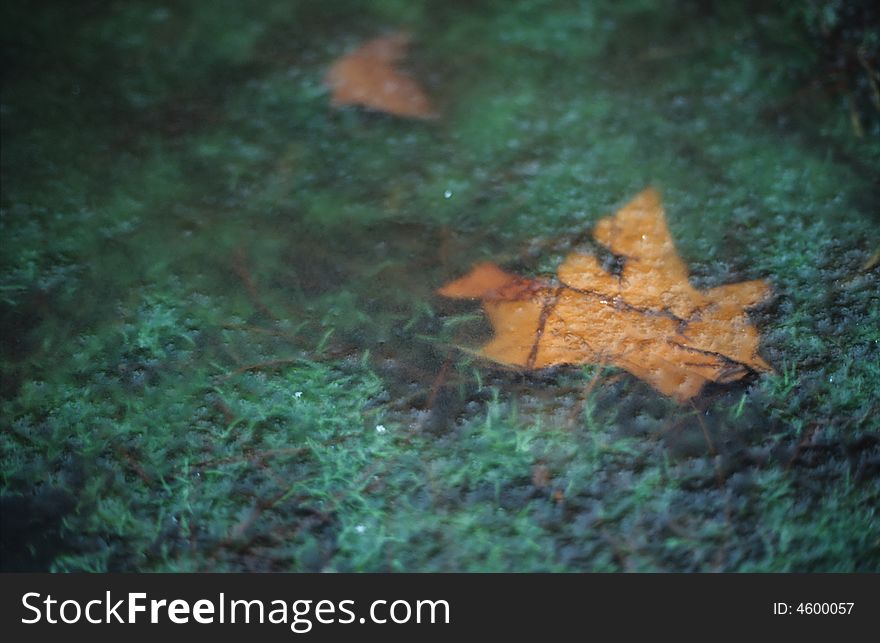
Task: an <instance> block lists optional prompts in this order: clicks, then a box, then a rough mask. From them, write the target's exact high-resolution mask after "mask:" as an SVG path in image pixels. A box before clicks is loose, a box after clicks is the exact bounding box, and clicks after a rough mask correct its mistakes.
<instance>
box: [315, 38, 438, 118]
mask: <svg viewBox="0 0 880 643" xmlns="http://www.w3.org/2000/svg"><path fill="white" fill-rule="evenodd" d="M409 41H410V38H409V36H408V35H407V34H403V33H397V34H392V35H390V36H383V37H381V38H375V39H373V40H370V41H368V42H367V43H365V44H364V45H362V46H361V47H360V48H359V49H357V50H355V51H353V52H352V53H350V54H347V55H345V56H343V57H342V58H340V59H339V60H337V61H336V62H335V63H334V64H333V66H332V67H331V68H330V71H329V72H328V73H327V79H326V83H327V85H328V86H329V87H330V88H331V89H332V90H333V98H332V104H333V105H363V106H364V107H369V108H370V109H375V110H377V111H380V112H386V113H388V114H394V115H395V116H404V117H408V118H434V117H435V116H436V114H435V113H434V108H433V107H432V105H431V101H430V100H429V99H428V96H427V95H426V94H425V92H424V91H423V90H422V88H421V87H420V86H419V84H418V83H417V82H416V81H415V80H413V79H412V78H410V77H409V76H407V75H405V74H403V73H402V72H400V71H398V70H397V69H396V67H395V65H396V64H397V63H398V62H400V61H401V60H402V59H403V58H404V57H405V56H406V49H407V47H408V45H409Z"/></svg>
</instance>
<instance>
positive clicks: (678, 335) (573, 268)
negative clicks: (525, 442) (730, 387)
mask: <svg viewBox="0 0 880 643" xmlns="http://www.w3.org/2000/svg"><path fill="white" fill-rule="evenodd" d="M593 236H594V238H595V239H596V241H598V242H599V243H601V244H602V245H604V246H606V247H607V248H608V249H609V250H610V251H611V252H612V253H614V254H615V255H618V256H622V257H623V258H624V261H625V263H624V266H623V270H622V272H621V274H620V275H615V274H612V273H610V272H608V271H606V270H605V269H604V268H603V267H602V265H601V264H600V262H599V261H598V259H597V258H596V257H595V256H593V255H586V254H578V253H573V254H571V255H569V256H568V257H567V258H566V260H565V261H564V262H563V263H562V265H560V266H559V269H558V271H557V275H558V278H559V282H558V283H557V282H553V281H549V280H543V279H529V278H524V277H519V276H517V275H512V274H509V273H507V272H505V271H503V270H501V269H500V268H499V267H497V266H496V265H494V264H489V263H485V264H480V265H478V266H476V267H474V268H473V270H471V272H470V273H469V274H468V275H466V276H464V277H462V278H461V279H457V280H455V281H453V282H450V283H448V284H446V285H445V286H443V287H442V288H441V289H440V290H439V293H440V294H441V295H444V296H446V297H451V298H455V299H471V298H473V299H481V300H482V301H483V307H484V308H485V310H486V313H487V315H488V317H489V321H490V322H491V324H492V327H493V328H494V329H495V337H494V338H493V339H492V340H491V341H489V343H487V344H486V345H485V346H483V348H482V350H481V351H480V353H481V355H482V356H483V357H486V358H487V359H490V360H493V361H495V362H498V363H501V364H505V365H508V366H512V367H518V368H526V369H538V368H545V367H548V366H554V365H557V364H600V363H607V364H615V365H617V366H619V367H621V368H623V369H625V370H627V371H629V372H630V373H632V374H633V375H635V376H636V377H639V378H641V379H643V380H645V381H646V382H648V383H649V384H651V386H653V387H654V388H656V389H657V390H658V391H660V392H661V393H663V394H665V395H669V396H670V397H673V398H674V399H676V400H677V401H679V402H683V401H686V400H688V399H690V398H692V397H693V396H695V395H697V394H698V393H699V392H700V390H701V389H702V388H703V385H704V384H705V383H706V382H710V381H711V382H720V383H726V382H732V381H734V380H738V379H740V378H742V377H744V376H745V375H746V374H747V373H749V372H750V371H771V370H772V369H771V367H770V366H769V365H768V364H767V363H766V362H765V361H764V360H763V359H761V357H760V356H759V355H758V354H757V349H758V341H759V336H758V331H757V330H756V329H755V327H754V326H752V325H751V324H750V323H749V320H748V317H747V314H746V309H747V308H749V307H751V306H754V305H755V304H757V303H759V302H760V301H762V300H763V299H765V298H766V297H767V296H768V295H769V294H770V288H769V286H768V285H767V283H766V282H764V281H760V280H758V281H746V282H740V283H736V284H729V285H726V286H720V287H718V288H713V289H711V290H706V291H700V290H697V289H695V288H694V287H693V286H691V285H690V283H689V282H688V272H687V267H686V266H685V264H684V262H683V261H682V260H681V258H680V257H679V255H678V252H676V250H675V245H674V244H673V241H672V237H671V236H670V234H669V230H668V228H667V226H666V218H665V215H664V213H663V206H662V205H661V203H660V196H659V194H657V192H656V191H655V190H653V189H647V190H644V191H643V192H641V193H640V194H639V195H638V196H636V197H635V198H634V199H633V200H632V201H631V202H630V203H628V204H627V205H626V206H624V207H623V208H621V209H620V210H619V211H618V212H617V213H616V214H615V215H614V216H611V217H606V218H604V219H602V220H600V221H599V222H598V223H597V224H596V227H595V230H594V232H593Z"/></svg>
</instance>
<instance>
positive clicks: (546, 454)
mask: <svg viewBox="0 0 880 643" xmlns="http://www.w3.org/2000/svg"><path fill="white" fill-rule="evenodd" d="M836 7H837V5H836V4H835V3H804V4H803V5H798V4H796V3H795V4H792V5H791V6H790V7H788V8H785V9H783V8H782V7H777V6H771V5H767V4H765V3H760V2H754V3H734V2H731V3H726V2H709V3H690V2H675V3H652V2H644V1H626V2H607V3H606V2H583V3H576V2H513V3H511V2H506V3H490V2H480V3H473V2H461V3H456V2H442V3H441V2H437V3H419V2H394V1H382V2H372V3H369V4H368V5H366V6H365V4H363V3H348V2H333V3H327V2H289V1H288V2H277V3H276V2H264V3H260V4H259V7H253V6H245V5H244V4H243V3H237V2H221V3H219V4H217V3H212V4H211V6H210V7H209V6H208V5H204V6H203V3H197V2H175V3H169V4H168V5H167V6H162V5H160V4H157V3H140V2H125V3H122V2H120V3H116V2H99V1H94V2H85V3H78V4H77V5H76V7H73V6H70V5H68V4H67V3H45V4H43V5H41V6H40V7H39V8H34V7H32V6H30V5H28V4H26V3H23V2H7V3H5V4H4V8H3V13H4V15H3V20H2V24H3V26H2V30H3V47H4V66H3V95H2V106H0V110H2V111H0V114H2V134H3V148H2V178H3V194H2V210H0V230H2V238H3V245H2V263H0V289H2V290H0V295H2V300H0V320H2V325H3V339H2V353H0V355H2V380H0V395H2V402H0V404H2V406H0V409H2V419H3V430H2V438H0V439H2V467H0V472H2V485H3V487H2V520H3V536H2V538H3V541H2V566H3V569H5V570H20V569H28V570H36V569H51V570H56V571H73V570H87V571H120V570H122V571H147V570H149V571H152V570H166V571H178V570H202V571H207V570H288V571H319V570H328V571H331V570H339V571H348V570H368V571H440V570H442V571H454V570H468V571H484V570H485V571H581V570H589V571H609V570H610V571H630V570H633V571H646V570H666V571H715V570H723V571H746V570H761V571H848V570H858V571H878V570H880V517H878V515H877V509H876V507H877V506H878V500H880V497H878V496H880V485H878V474H880V428H878V421H877V415H878V412H880V385H878V384H877V382H880V345H878V341H880V298H878V281H880V273H878V267H877V263H878V262H877V260H876V252H877V249H878V244H880V234H878V230H880V227H878V222H880V220H878V212H880V210H878V194H880V184H878V181H877V179H878V169H880V142H878V141H880V94H878V97H877V104H876V105H875V97H874V92H875V91H876V88H877V82H878V81H877V80H876V69H877V67H876V63H877V58H876V56H877V41H878V33H880V32H878V27H877V25H878V21H877V20H876V16H875V15H874V14H873V13H871V11H872V10H871V9H870V3H867V4H865V5H864V6H862V5H861V4H860V3H854V4H853V5H852V8H851V9H849V10H848V11H854V12H857V11H861V12H862V13H861V14H853V15H850V14H849V13H846V12H844V10H842V9H839V8H836ZM835 12H836V13H835ZM871 20H874V21H873V22H871ZM841 25H843V27H841ZM865 25H867V26H865ZM844 27H845V29H844ZM398 30H407V31H408V32H410V33H411V34H412V47H411V51H410V55H409V57H408V59H407V61H406V63H405V65H404V66H405V68H406V69H407V70H408V71H409V73H411V74H412V76H413V77H415V78H417V79H419V81H420V82H421V84H422V85H423V87H424V88H425V90H426V92H427V93H428V94H429V95H430V96H431V98H432V100H433V101H434V103H435V105H436V107H437V109H438V111H439V114H440V115H439V118H437V119H435V120H427V121H423V120H408V119H404V118H397V117H394V116H389V115H385V114H380V113H375V112H371V111H368V110H364V109H361V108H357V107H345V108H334V107H331V105H330V97H329V93H328V90H327V88H326V87H325V86H324V84H323V78H324V74H325V73H326V70H327V69H328V67H329V66H330V64H332V62H333V61H334V60H335V59H337V58H338V57H339V56H341V55H343V54H345V53H346V52H348V51H350V50H351V49H352V48H354V47H356V46H357V45H358V44H360V43H362V42H363V41H365V40H367V39H369V38H373V37H376V36H378V35H382V34H385V33H390V32H393V31H398ZM835 34H837V35H835ZM854 43H855V44H854ZM649 185H651V186H655V187H656V188H657V189H658V190H660V192H661V193H662V195H663V199H664V203H665V206H666V212H667V218H668V222H669V228H670V231H671V234H672V236H673V238H674V240H675V244H676V247H677V249H678V251H679V253H680V254H681V256H682V258H683V260H684V261H685V263H686V264H687V266H688V269H689V270H690V275H691V283H692V284H693V285H694V286H696V287H698V288H700V289H708V288H712V287H716V286H720V285H724V284H729V283H733V282H738V281H744V280H750V279H765V280H767V281H768V282H769V283H770V284H771V286H772V290H773V296H772V298H771V299H770V300H769V301H766V302H764V303H763V304H761V305H760V306H759V307H757V308H755V309H754V310H753V311H752V312H751V316H750V319H751V322H752V323H753V324H754V325H755V326H756V327H757V328H758V330H759V332H760V334H761V344H760V354H761V355H762V356H763V358H764V359H765V360H766V361H767V362H768V363H769V364H770V365H771V366H772V367H773V369H774V371H775V372H774V373H762V374H758V373H752V374H751V375H749V376H748V377H746V378H745V379H743V380H740V381H737V382H733V383H728V384H711V385H709V386H707V387H706V388H705V389H704V390H703V392H702V393H701V394H700V395H699V396H698V397H696V398H694V399H693V400H691V401H689V402H688V403H685V404H678V403H676V402H675V401H674V400H671V399H669V398H666V397H664V396H663V395H661V394H659V393H658V392H657V391H655V390H654V389H652V388H651V387H650V386H649V385H648V384H646V383H644V382H641V381H639V380H638V379H636V378H635V377H633V376H632V375H630V374H628V373H627V372H625V371H623V370H620V369H618V368H615V367H613V366H608V365H603V364H599V365H584V366H561V367H554V368H551V369H544V370H539V371H528V372H526V371H522V370H517V369H510V368H503V367H500V366H499V365H497V364H494V363H492V362H488V361H486V360H483V359H481V358H480V357H479V356H478V355H476V354H475V352H476V350H477V349H478V348H479V347H480V345H481V344H482V343H483V342H485V341H486V340H487V339H488V338H489V337H490V336H491V329H490V326H489V325H488V323H487V321H486V319H485V315H484V314H483V312H482V311H481V309H480V306H479V305H478V303H476V302H466V301H452V300H449V299H446V298H443V297H440V296H438V295H437V293H436V290H437V289H438V288H439V287H440V286H442V285H443V284H444V283H446V282H447V281H449V280H450V279H454V278H456V277H459V276H461V275H462V274H464V273H466V272H467V271H468V270H469V269H470V267H471V266H472V265H473V264H475V263H477V262H481V261H492V262H495V263H498V264H500V265H502V266H504V267H505V268H506V269H509V270H511V271H514V272H517V273H519V274H522V275H527V276H552V275H553V274H554V273H555V270H556V268H557V266H558V265H559V264H560V263H561V261H562V260H563V258H564V257H565V256H566V255H567V254H568V253H569V252H570V251H572V250H580V251H587V252H600V253H601V248H598V247H597V246H596V245H595V244H593V243H591V241H590V239H591V236H590V233H591V231H592V229H593V226H594V224H595V223H596V221H598V220H599V219H600V218H602V217H604V216H607V215H609V214H611V213H613V212H614V211H615V210H616V209H617V208H619V207H621V206H622V205H623V204H624V203H626V202H627V201H628V200H629V199H631V198H632V197H633V196H634V195H635V194H636V193H638V192H639V191H641V190H642V189H643V188H645V187H646V186H649ZM603 257H604V259H605V261H606V264H607V265H609V266H611V265H612V264H613V260H614V258H613V257H608V256H603ZM612 267H613V266H612Z"/></svg>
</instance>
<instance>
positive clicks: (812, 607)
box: [795, 603, 855, 614]
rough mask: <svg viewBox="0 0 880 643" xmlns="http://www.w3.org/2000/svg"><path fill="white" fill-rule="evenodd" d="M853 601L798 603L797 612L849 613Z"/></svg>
mask: <svg viewBox="0 0 880 643" xmlns="http://www.w3.org/2000/svg"><path fill="white" fill-rule="evenodd" d="M853 605H855V603H798V606H797V608H796V609H795V612H797V613H798V614H850V613H852V608H853Z"/></svg>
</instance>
